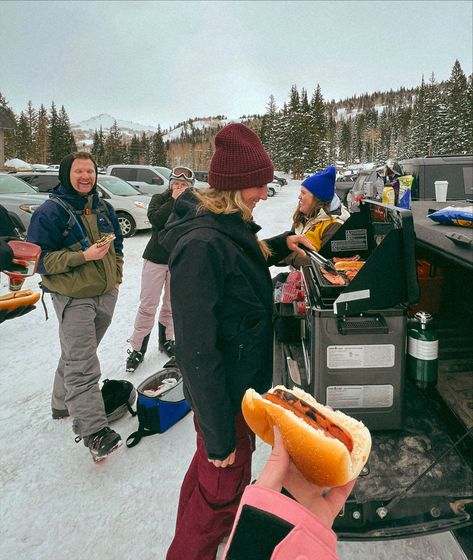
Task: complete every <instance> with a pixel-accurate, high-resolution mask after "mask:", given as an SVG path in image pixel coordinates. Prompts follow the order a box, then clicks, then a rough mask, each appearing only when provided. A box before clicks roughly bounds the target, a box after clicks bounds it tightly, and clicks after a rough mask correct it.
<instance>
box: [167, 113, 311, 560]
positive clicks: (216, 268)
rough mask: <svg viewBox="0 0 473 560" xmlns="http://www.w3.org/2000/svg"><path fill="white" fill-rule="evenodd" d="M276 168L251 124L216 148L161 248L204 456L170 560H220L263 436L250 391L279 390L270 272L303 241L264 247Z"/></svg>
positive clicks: (198, 455)
mask: <svg viewBox="0 0 473 560" xmlns="http://www.w3.org/2000/svg"><path fill="white" fill-rule="evenodd" d="M273 176H274V169H273V164H272V162H271V160H270V158H269V156H268V154H267V153H266V151H265V150H264V148H263V145H262V144H261V142H260V140H259V138H258V136H257V135H256V134H255V133H254V132H253V131H252V130H251V129H250V128H248V127H247V126H245V125H243V124H230V125H227V126H226V127H224V128H223V129H222V130H221V131H220V132H219V133H218V134H217V136H216V138H215V153H214V156H213V158H212V161H211V163H210V169H209V184H210V188H209V189H205V190H198V191H194V192H191V191H186V192H184V193H183V194H182V195H181V196H180V197H179V198H178V199H177V200H176V202H175V205H174V211H173V214H171V216H170V218H169V220H168V222H167V224H166V227H165V229H164V231H163V232H162V233H161V235H160V241H161V243H162V245H163V246H164V247H167V248H168V250H169V252H170V259H169V269H170V273H171V306H172V309H173V318H174V327H175V337H176V359H177V363H178V365H179V367H180V369H181V372H182V375H183V378H184V385H185V392H186V397H187V399H188V400H189V402H190V404H191V406H192V409H193V412H194V424H195V429H196V432H197V450H196V452H195V455H194V458H193V459H192V462H191V464H190V467H189V469H188V471H187V474H186V476H185V478H184V482H183V484H182V487H181V493H180V498H179V507H178V512H177V520H176V532H175V536H174V539H173V541H172V543H171V546H170V548H169V550H168V553H167V557H166V558H167V560H182V559H183V558H185V559H186V560H215V555H216V553H217V549H218V545H219V543H220V542H221V541H222V539H223V538H224V537H225V536H227V535H228V534H229V533H230V530H231V527H232V523H233V519H234V517H235V514H236V511H237V508H238V504H239V501H240V498H241V495H242V493H243V490H244V489H245V486H246V485H247V484H248V483H249V482H250V475H251V456H252V453H253V451H254V435H253V433H252V432H251V430H250V429H249V428H248V426H247V425H246V423H245V421H244V419H243V416H242V414H241V399H242V397H243V394H244V392H245V391H246V389H248V388H249V387H253V388H254V389H255V390H256V391H258V392H261V393H262V392H265V391H267V390H268V389H269V388H270V387H271V381H272V340H273V334H272V333H273V326H272V307H273V287H272V282H271V276H270V273H269V269H268V267H269V266H271V265H272V264H275V263H278V262H280V261H281V260H282V259H283V258H284V257H286V256H287V255H288V254H289V253H290V252H291V251H299V252H301V253H303V251H302V249H300V248H299V247H298V244H299V243H301V244H304V245H306V246H308V247H309V248H312V246H311V245H310V243H309V241H307V239H306V238H305V237H304V236H299V235H293V234H292V233H291V232H286V233H284V234H282V235H280V236H277V237H274V238H272V239H267V240H265V241H261V240H259V239H258V237H257V232H258V231H259V229H260V227H259V226H258V225H257V224H255V222H254V221H253V218H252V212H253V209H254V208H255V206H256V204H257V203H258V202H259V201H260V200H266V198H267V184H268V183H270V182H271V181H272V179H273Z"/></svg>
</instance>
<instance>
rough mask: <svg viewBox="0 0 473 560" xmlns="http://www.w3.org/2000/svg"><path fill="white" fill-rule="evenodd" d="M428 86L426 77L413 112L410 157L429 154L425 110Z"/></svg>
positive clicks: (419, 90) (419, 89) (418, 91)
mask: <svg viewBox="0 0 473 560" xmlns="http://www.w3.org/2000/svg"><path fill="white" fill-rule="evenodd" d="M425 97H426V86H425V82H424V76H422V82H421V84H420V87H419V88H418V90H417V97H416V99H415V102H414V108H413V110H412V119H411V127H410V138H409V152H410V155H409V157H413V156H424V155H426V154H427V153H428V149H429V145H428V141H427V140H426V138H427V126H428V125H427V121H428V115H427V112H426V108H425Z"/></svg>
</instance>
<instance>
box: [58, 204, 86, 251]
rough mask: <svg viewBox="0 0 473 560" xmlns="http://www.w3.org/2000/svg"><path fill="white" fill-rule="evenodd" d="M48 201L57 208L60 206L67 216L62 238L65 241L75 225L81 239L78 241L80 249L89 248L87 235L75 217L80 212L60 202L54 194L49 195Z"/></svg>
mask: <svg viewBox="0 0 473 560" xmlns="http://www.w3.org/2000/svg"><path fill="white" fill-rule="evenodd" d="M49 199H50V200H52V201H53V202H55V203H56V204H59V206H61V207H62V208H63V209H64V210H65V211H66V212H67V213H68V214H69V220H68V221H67V224H66V228H65V229H64V231H63V232H62V236H63V238H64V239H65V238H66V237H67V236H68V235H69V233H70V232H71V231H72V228H73V227H74V226H75V225H77V227H78V228H79V231H80V232H81V235H82V239H81V240H80V244H81V246H82V249H83V250H85V249H87V248H88V247H90V244H89V240H88V239H87V235H86V234H85V231H84V228H83V227H82V225H81V223H80V222H79V220H78V219H77V216H76V213H78V214H82V212H76V210H75V208H73V207H72V206H71V205H70V204H68V203H67V202H65V201H64V200H61V199H60V198H58V197H57V196H56V195H54V194H53V195H51V196H50V197H49Z"/></svg>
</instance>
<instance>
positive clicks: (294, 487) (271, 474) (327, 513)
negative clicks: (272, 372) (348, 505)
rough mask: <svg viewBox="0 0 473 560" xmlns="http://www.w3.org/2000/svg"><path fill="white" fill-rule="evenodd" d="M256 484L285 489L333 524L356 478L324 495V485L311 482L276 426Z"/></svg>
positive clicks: (272, 488) (277, 490) (322, 518)
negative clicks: (299, 466)
mask: <svg viewBox="0 0 473 560" xmlns="http://www.w3.org/2000/svg"><path fill="white" fill-rule="evenodd" d="M256 484H257V485H258V486H264V487H265V488H270V489H271V490H275V491H276V492H280V491H281V488H283V487H284V488H285V489H286V490H287V491H288V492H289V493H290V494H291V495H292V496H293V497H294V498H295V499H296V500H297V501H298V502H299V503H300V504H301V505H303V506H304V507H305V508H306V509H308V510H309V511H310V512H311V513H313V514H314V515H316V516H317V517H318V518H319V519H320V521H321V522H322V523H323V524H324V525H325V526H326V527H329V528H330V527H331V526H332V524H333V521H334V519H335V517H336V516H337V515H338V512H339V511H340V510H341V508H342V507H343V504H344V503H345V502H346V500H347V498H348V496H349V495H350V492H351V490H352V488H353V486H354V485H355V480H352V481H350V482H348V483H347V484H345V485H344V486H338V487H337V488H332V489H331V490H330V491H329V492H327V493H326V494H324V495H322V491H323V488H322V487H320V486H316V485H315V484H312V483H311V482H309V481H308V480H307V479H306V478H305V477H304V476H303V475H302V474H301V473H300V472H299V471H298V470H297V468H296V467H295V465H294V463H293V462H292V461H291V459H290V457H289V454H288V452H287V451H286V448H285V447H284V443H283V441H282V438H281V435H280V433H279V431H278V429H277V428H276V427H274V447H273V451H272V453H271V455H270V457H269V459H268V461H267V463H266V465H265V467H264V469H263V471H262V472H261V475H260V476H259V478H258V480H257V482H256Z"/></svg>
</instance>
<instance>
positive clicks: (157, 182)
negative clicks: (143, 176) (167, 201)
mask: <svg viewBox="0 0 473 560" xmlns="http://www.w3.org/2000/svg"><path fill="white" fill-rule="evenodd" d="M151 183H152V184H153V185H162V184H164V183H163V180H162V179H161V177H153V178H152V179H151Z"/></svg>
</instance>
